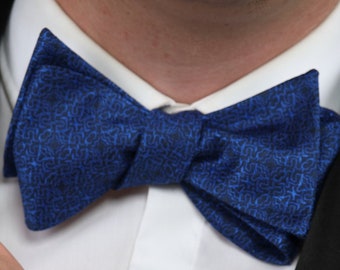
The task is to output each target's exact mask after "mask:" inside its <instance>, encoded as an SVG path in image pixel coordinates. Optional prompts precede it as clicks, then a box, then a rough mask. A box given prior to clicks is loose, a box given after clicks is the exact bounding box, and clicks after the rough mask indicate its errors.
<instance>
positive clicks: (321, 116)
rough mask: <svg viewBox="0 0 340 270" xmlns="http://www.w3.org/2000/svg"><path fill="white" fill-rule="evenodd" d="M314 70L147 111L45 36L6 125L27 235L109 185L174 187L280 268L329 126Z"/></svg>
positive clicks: (331, 130)
mask: <svg viewBox="0 0 340 270" xmlns="http://www.w3.org/2000/svg"><path fill="white" fill-rule="evenodd" d="M317 76H318V74H317V72H316V71H315V70H313V71H311V72H309V73H307V74H304V75H301V76H299V77H296V78H294V79H292V80H289V81H287V82H285V83H283V84H280V85H278V86H276V87H274V88H272V89H270V90H268V91H266V92H264V93H262V94H259V95H257V96H254V97H253V98H250V99H248V100H245V101H243V102H240V103H238V104H236V105H234V106H231V107H228V108H226V109H223V110H220V111H217V112H214V113H210V114H207V115H203V114H201V113H199V112H197V111H190V112H182V113H178V114H174V115H167V114H165V113H164V112H162V111H161V110H158V109H156V110H153V111H148V110H147V109H145V108H144V107H142V106H141V105H140V104H138V103H137V102H136V101H135V100H133V99H132V98H131V97H130V96H128V95H127V94H125V93H124V92H123V91H122V90H121V89H119V87H118V86H116V85H115V84H114V83H112V82H111V81H109V80H108V79H107V78H105V77H104V76H103V75H101V74H100V73H98V72H97V71H96V70H94V69H93V68H92V67H91V66H89V65H88V64H87V63H86V62H85V61H83V60H82V59H81V58H80V57H78V56H77V55H76V54H74V53H73V52H72V51H71V50H70V49H68V48H67V47H66V46H65V45H63V44H62V43H61V42H60V41H59V40H58V39H57V38H56V37H54V36H53V34H51V33H50V32H49V31H48V30H44V31H43V32H42V34H41V37H40V39H39V41H38V44H37V47H36V50H35V52H34V55H33V57H32V61H31V64H30V66H29V69H28V72H27V75H26V77H25V80H24V84H23V87H22V90H21V93H20V95H19V98H18V102H17V105H16V108H15V111H14V116H13V119H12V123H11V126H10V131H9V136H8V140H7V144H6V152H5V175H6V176H15V175H18V177H19V180H20V187H21V191H22V197H23V204H24V208H25V216H26V222H27V225H28V227H29V228H31V229H33V230H41V229H45V228H49V227H51V226H54V225H56V224H59V223H60V222H63V221H64V220H66V219H67V218H69V217H71V216H73V215H74V214H76V213H78V212H79V211H80V210H81V209H83V208H84V207H86V206H87V205H89V204H90V203H91V202H93V201H95V200H96V199H97V198H99V197H100V196H101V195H103V194H104V193H105V192H106V191H108V190H110V189H112V188H113V189H121V188H128V187H134V186H139V185H163V184H169V183H178V184H181V185H182V187H183V188H184V190H185V191H186V192H187V194H188V196H189V197H190V198H191V200H192V201H193V203H194V204H195V205H196V207H197V208H198V209H199V210H200V211H201V213H202V214H203V215H204V217H205V218H206V219H207V220H208V221H209V222H210V223H211V224H212V225H213V226H214V227H215V228H216V229H217V230H218V231H219V232H220V233H222V234H223V235H224V236H225V237H227V238H228V239H230V240H231V241H233V242H234V243H235V244H237V245H239V246H240V247H241V248H243V249H244V250H246V251H247V252H249V253H250V254H252V255H254V256H255V257H257V258H259V259H261V260H264V261H266V262H271V263H275V264H289V263H290V262H291V261H292V259H293V258H294V256H295V255H296V253H297V251H298V247H299V239H303V238H304V237H305V235H306V233H307V231H308V228H309V222H310V219H311V215H312V211H313V207H314V200H315V196H316V194H317V190H318V187H319V185H320V183H321V180H322V179H323V178H324V176H325V173H326V171H327V169H328V167H329V164H330V163H331V161H332V160H333V159H334V157H335V155H336V153H337V151H338V149H339V138H340V119H339V116H338V115H336V114H335V113H334V112H332V111H330V110H327V109H323V108H321V107H320V106H319V100H318V82H317Z"/></svg>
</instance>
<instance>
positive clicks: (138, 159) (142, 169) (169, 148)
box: [124, 110, 202, 187]
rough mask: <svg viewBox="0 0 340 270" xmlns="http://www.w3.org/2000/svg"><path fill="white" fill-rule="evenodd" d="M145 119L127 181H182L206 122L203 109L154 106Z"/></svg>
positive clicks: (148, 182)
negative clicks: (165, 109)
mask: <svg viewBox="0 0 340 270" xmlns="http://www.w3.org/2000/svg"><path fill="white" fill-rule="evenodd" d="M145 120H146V121H145V128H144V133H143V134H142V137H141V141H140V145H139V147H138V150H137V152H136V155H135V158H134V162H133V164H132V165H131V167H130V168H129V170H128V173H127V175H126V177H125V180H124V183H125V185H126V186H129V187H131V186H138V185H145V184H149V185H150V184H153V185H162V184H169V183H179V182H180V181H181V180H182V179H183V178H184V176H185V174H186V172H187V170H188V168H189V166H190V163H191V160H192V158H193V156H194V155H195V153H196V150H197V146H198V142H199V139H200V133H201V126H202V124H201V117H200V113H199V112H197V111H187V112H181V113H177V114H166V113H164V112H162V111H160V110H154V111H151V112H150V114H149V117H147V119H145Z"/></svg>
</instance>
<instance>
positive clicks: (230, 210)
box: [183, 71, 340, 264]
mask: <svg viewBox="0 0 340 270" xmlns="http://www.w3.org/2000/svg"><path fill="white" fill-rule="evenodd" d="M317 75H318V74H317V72H316V71H311V72H309V73H307V74H305V75H303V76H300V77H297V78H294V79H292V80H290V81H287V82H285V83H283V84H281V85H279V86H277V87H274V88H273V89H270V90H267V91H266V92H263V93H262V94H260V95H258V96H255V97H253V98H251V99H248V100H245V101H243V102H240V103H238V104H236V105H234V106H231V107H229V108H226V109H224V110H222V111H218V112H216V113H212V114H210V115H206V121H205V122H203V131H204V133H203V134H202V139H201V145H200V151H199V153H200V154H198V155H197V156H196V159H194V160H193V165H192V170H190V173H189V174H188V175H187V178H186V181H185V183H183V186H184V188H185V190H186V192H187V193H188V195H189V196H190V198H191V199H192V200H193V202H194V203H195V205H196V206H197V207H198V209H199V210H200V211H201V212H202V213H203V215H204V216H205V217H206V218H207V219H208V220H209V222H210V223H211V224H212V225H213V226H214V227H215V228H216V229H217V230H218V231H219V232H221V233H222V234H223V235H224V236H226V237H227V238H229V239H231V240H232V241H233V242H234V243H236V244H237V245H239V246H241V247H242V248H243V249H245V250H247V251H248V252H250V253H251V254H253V255H254V256H256V257H257V258H260V259H262V260H265V261H268V262H271V263H275V264H288V263H290V262H291V261H292V259H293V258H294V255H295V254H296V252H297V249H298V239H301V238H303V237H304V236H305V235H306V232H307V230H308V227H309V222H310V218H311V215H312V210H313V206H314V202H315V196H316V192H317V189H318V187H319V185H320V183H321V180H322V178H323V177H324V176H325V173H326V171H327V168H328V166H329V164H330V163H331V161H332V160H333V159H334V157H335V155H336V153H337V151H338V150H339V144H340V141H339V138H340V122H339V116H338V115H336V114H335V113H333V112H330V111H329V110H326V109H322V108H320V106H319V100H318V82H317ZM198 172H199V173H198Z"/></svg>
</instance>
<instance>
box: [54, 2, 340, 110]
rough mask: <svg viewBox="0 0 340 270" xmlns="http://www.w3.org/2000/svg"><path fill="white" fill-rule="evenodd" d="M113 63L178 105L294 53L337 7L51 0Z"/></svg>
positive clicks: (316, 3) (293, 4)
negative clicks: (294, 47)
mask: <svg viewBox="0 0 340 270" xmlns="http://www.w3.org/2000/svg"><path fill="white" fill-rule="evenodd" d="M57 2H58V3H59V5H60V6H61V7H62V8H63V9H64V10H65V12H66V13H67V14H68V15H69V16H70V17H71V18H72V19H73V20H74V21H75V22H76V23H77V24H78V25H79V27H80V28H82V29H83V31H84V32H86V33H87V34H88V35H89V36H90V37H91V38H93V39H94V40H95V41H96V42H97V43H98V44H99V45H101V46H102V47H103V48H104V49H105V50H107V51H108V52H109V53H110V54H111V55H113V56H114V57H115V58H116V59H118V60H119V61H120V62H122V63H123V64H124V65H126V66H127V67H128V68H130V69H131V70H132V71H134V72H135V73H136V74H138V75H139V76H140V77H142V78H143V79H144V80H146V81H147V82H149V83H150V84H151V85H153V86H154V87H155V88H156V89H157V90H159V91H160V92H163V93H164V94H166V95H168V96H170V97H171V98H173V99H175V100H176V101H178V102H183V103H192V102H194V101H196V100H198V99H200V98H202V97H204V96H207V95H209V94H211V93H213V92H215V91H217V90H219V89H221V88H222V87H224V86H227V85H229V84H230V83H232V82H234V81H235V80H237V79H239V78H241V77H242V76H244V75H246V74H247V73H249V72H251V71H252V70H254V69H256V68H257V67H259V66H261V65H263V64H264V63H265V62H267V61H269V60H270V59H272V58H273V57H275V56H277V55H279V54H280V53H282V52H283V51H285V50H286V49H288V48H289V47H291V46H293V45H294V44H296V43H297V42H299V41H300V40H301V39H303V38H304V37H305V36H306V35H308V34H309V33H310V32H311V31H312V30H313V29H314V28H316V27H317V26H318V25H319V24H320V23H321V22H322V21H323V20H324V19H325V18H326V17H327V16H328V15H329V13H330V12H331V11H332V10H333V9H334V8H335V6H336V5H337V4H338V2H339V1H338V0H324V1H319V0H298V1H297V0H271V1H269V0H259V1H257V0H244V1H233V0H197V1H188V0H171V1H169V0H158V1H154V0H142V1H135V0H115V1H113V0H83V1H68V0H57Z"/></svg>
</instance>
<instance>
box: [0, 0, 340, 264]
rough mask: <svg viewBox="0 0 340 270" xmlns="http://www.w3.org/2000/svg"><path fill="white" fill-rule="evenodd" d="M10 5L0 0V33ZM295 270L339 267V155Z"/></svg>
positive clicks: (9, 2)
mask: <svg viewBox="0 0 340 270" xmlns="http://www.w3.org/2000/svg"><path fill="white" fill-rule="evenodd" d="M27 1H29V0H27ZM12 4H13V0H1V3H0V36H1V35H2V34H3V31H4V29H5V26H6V22H7V20H8V16H9V13H10V9H11V6H12ZM339 98H340V97H339ZM0 154H1V153H0ZM296 270H340V154H339V155H338V157H337V159H336V160H335V162H334V163H333V165H332V167H331V169H330V170H329V173H328V175H327V177H326V179H325V182H324V186H323V189H322V191H321V195H320V197H319V200H318V202H317V206H316V211H315V214H314V217H313V220H312V226H311V229H310V231H309V233H308V236H307V238H306V240H305V242H304V245H303V248H302V253H301V256H300V260H299V262H298V266H297V268H296Z"/></svg>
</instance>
